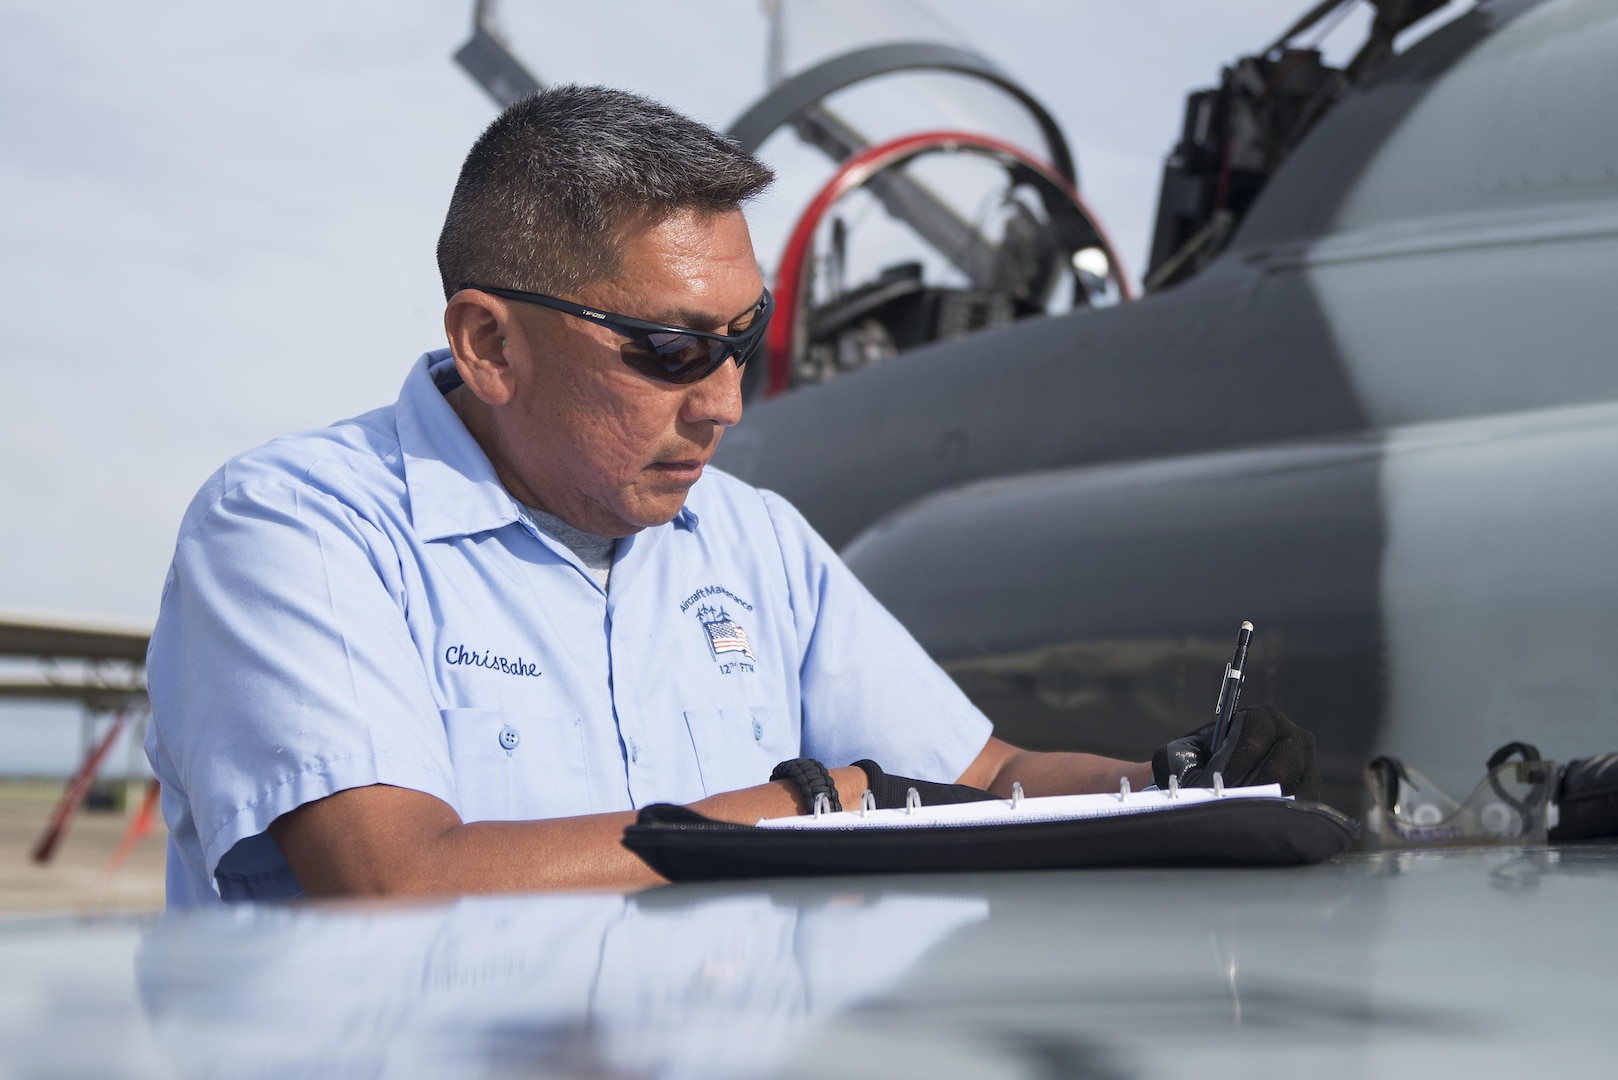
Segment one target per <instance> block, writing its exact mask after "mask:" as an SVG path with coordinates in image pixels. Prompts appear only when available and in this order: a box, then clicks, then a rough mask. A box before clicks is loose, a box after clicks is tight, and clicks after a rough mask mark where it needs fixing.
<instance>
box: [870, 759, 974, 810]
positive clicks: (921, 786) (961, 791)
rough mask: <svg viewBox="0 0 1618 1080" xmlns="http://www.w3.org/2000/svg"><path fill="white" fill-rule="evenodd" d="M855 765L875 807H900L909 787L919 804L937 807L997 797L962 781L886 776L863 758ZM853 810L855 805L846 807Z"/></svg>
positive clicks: (897, 808)
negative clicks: (957, 782) (872, 797)
mask: <svg viewBox="0 0 1618 1080" xmlns="http://www.w3.org/2000/svg"><path fill="white" fill-rule="evenodd" d="M854 765H855V767H856V768H860V769H864V770H865V781H866V782H865V786H866V787H868V788H870V789H871V794H872V795H873V796H874V797H875V798H876V808H877V809H878V810H902V809H904V805H905V797H906V795H907V794H908V793H909V791H910V789H911V788H915V789H916V794H917V795H920V796H921V805H923V806H938V805H940V804H942V803H961V802H988V801H989V800H990V799H998V798H999V797H1000V796H998V795H991V794H989V792H987V791H984V790H983V789H982V788H975V787H968V786H967V785H965V784H935V783H933V782H932V781H931V780H912V779H910V778H909V777H906V776H889V775H888V774H887V773H885V772H883V771H882V766H880V765H878V764H877V763H876V762H874V761H872V760H871V759H870V758H866V759H865V760H864V761H856V762H855V763H854ZM847 809H850V810H854V809H858V807H852V806H851V807H847Z"/></svg>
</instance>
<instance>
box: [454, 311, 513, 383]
mask: <svg viewBox="0 0 1618 1080" xmlns="http://www.w3.org/2000/svg"><path fill="white" fill-rule="evenodd" d="M510 319H511V307H510V305H508V304H507V303H506V302H505V301H504V300H501V299H500V298H499V297H497V296H490V295H489V294H488V293H486V292H482V291H480V290H478V289H462V290H461V291H460V292H458V293H456V294H455V295H454V296H452V297H450V298H449V306H448V307H446V308H445V309H444V333H445V335H446V336H447V337H448V338H449V347H450V351H451V352H453V353H454V354H455V369H456V370H457V371H459V372H460V374H461V380H462V381H463V382H465V383H466V387H467V389H468V390H470V391H472V393H473V394H475V395H476V396H477V397H478V399H479V400H481V401H482V402H484V404H487V405H504V404H505V403H506V402H508V401H510V400H511V399H512V396H513V395H515V394H516V392H517V380H516V375H515V372H513V371H512V368H511V363H510V361H509V360H508V359H507V356H506V338H507V328H508V324H509V321H510Z"/></svg>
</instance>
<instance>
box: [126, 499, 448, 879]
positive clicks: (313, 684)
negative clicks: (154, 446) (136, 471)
mask: <svg viewBox="0 0 1618 1080" xmlns="http://www.w3.org/2000/svg"><path fill="white" fill-rule="evenodd" d="M195 509H196V508H194V512H195ZM187 526H188V528H187V529H186V530H185V531H184V532H182V534H181V537H180V540H179V543H178V545H177V547H176V550H175V556H174V564H173V567H172V569H171V570H170V573H169V579H168V582H167V584H166V585H165V587H164V593H163V602H162V607H161V611H160V614H159V617H158V621H157V626H156V629H155V631H154V633H153V636H152V644H151V648H150V651H149V653H148V662H147V671H148V680H149V684H150V692H151V700H152V722H153V727H154V730H153V735H154V736H155V737H156V739H155V741H156V743H157V744H159V745H160V746H161V748H162V753H161V755H159V756H157V757H154V766H157V767H158V768H159V778H160V779H161V780H162V781H163V782H164V784H165V786H168V785H173V786H174V788H176V789H177V794H178V796H179V801H180V805H181V807H182V808H183V812H184V818H185V820H184V821H183V825H184V826H185V831H191V830H193V829H194V832H195V837H196V841H197V842H198V843H199V845H200V847H201V849H202V854H203V856H204V859H205V874H206V876H207V879H208V880H209V881H210V882H213V881H214V876H215V872H216V870H217V869H218V867H219V862H220V860H221V859H222V858H223V857H224V856H225V855H226V853H227V852H229V851H230V850H231V848H232V847H234V846H235V845H236V844H237V843H238V842H240V841H242V840H244V839H246V838H249V837H255V836H258V835H259V834H261V833H263V832H264V830H265V829H266V828H268V827H269V825H270V823H271V822H272V821H274V820H275V819H276V818H277V817H279V816H280V815H282V814H284V813H286V812H287V811H289V810H293V809H295V808H296V807H298V806H301V805H303V804H304V803H306V802H311V801H313V800H316V799H321V798H324V797H325V796H327V795H331V794H333V793H335V792H337V791H341V790H343V789H345V788H352V787H362V786H366V785H370V784H389V785H393V786H397V787H406V788H413V789H416V790H419V791H424V792H426V793H427V794H430V795H433V796H435V797H437V798H439V799H442V800H444V801H445V802H448V803H450V804H451V805H455V804H456V793H455V787H454V782H453V780H452V777H453V775H454V774H453V770H452V768H451V765H450V759H449V748H448V742H447V739H446V737H445V734H444V729H443V724H442V722H441V720H440V718H439V714H438V709H437V706H436V704H435V702H434V699H433V697H432V694H431V690H430V688H429V686H428V684H427V679H426V675H425V672H424V670H423V666H422V661H421V657H420V653H419V651H418V650H417V648H416V645H415V643H414V642H413V641H412V639H411V636H410V633H409V629H408V627H407V625H406V622H405V618H404V612H403V607H402V605H403V603H404V592H403V588H402V584H401V581H402V579H401V575H400V571H399V562H398V556H397V554H396V553H395V551H394V548H393V545H392V544H391V542H390V541H389V540H388V539H387V537H386V536H385V535H384V534H383V532H382V531H381V530H380V529H378V528H377V527H376V526H374V525H373V524H371V523H369V522H367V521H365V520H364V519H363V518H362V517H361V516H360V515H359V514H358V513H356V512H355V511H354V510H353V508H352V507H350V506H347V505H345V504H344V503H343V502H341V501H340V500H339V499H337V498H335V497H334V496H332V495H331V494H328V493H324V492H321V491H318V490H315V489H312V488H310V487H307V486H303V485H300V484H298V483H296V482H294V481H292V480H290V479H286V480H278V481H276V482H273V483H269V482H264V483H255V484H252V485H245V484H244V485H241V486H238V487H236V488H234V489H231V490H229V491H227V492H226V493H225V494H223V495H222V496H220V497H219V498H218V499H217V501H215V502H214V503H213V504H212V505H211V506H209V507H207V508H206V509H205V510H203V511H201V512H200V514H199V515H198V516H196V517H195V518H188V521H187ZM165 774H167V775H165ZM215 888H218V885H217V884H215Z"/></svg>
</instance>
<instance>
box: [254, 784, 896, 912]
mask: <svg viewBox="0 0 1618 1080" xmlns="http://www.w3.org/2000/svg"><path fill="white" fill-rule="evenodd" d="M832 779H833V780H834V781H835V782H836V784H837V790H838V795H839V797H840V798H841V799H842V800H843V804H844V805H845V806H858V805H859V798H860V792H861V791H863V790H864V788H865V774H864V773H863V772H862V771H861V770H859V769H854V768H846V769H834V770H832ZM691 808H692V809H693V810H696V811H697V812H698V813H701V814H704V815H706V816H708V817H711V818H714V819H716V820H720V821H736V822H742V823H745V824H749V825H750V824H752V823H753V822H755V821H757V820H759V819H760V818H770V817H790V816H792V815H794V814H801V813H804V812H805V807H804V806H803V796H802V795H801V794H799V792H798V790H797V788H796V787H795V786H793V784H792V783H791V782H789V781H786V780H778V781H772V782H771V783H768V784H762V785H760V786H758V787H752V788H744V789H743V790H741V791H728V792H724V793H723V794H719V795H712V796H709V797H708V798H706V799H703V800H701V801H700V802H696V803H692V804H691ZM634 821H635V814H634V812H633V811H625V812H622V813H614V814H589V815H584V816H581V817H569V818H552V819H549V820H544V821H473V822H466V823H463V822H462V821H461V820H460V817H459V816H458V815H457V814H456V813H455V811H454V809H453V808H452V807H450V806H449V805H448V804H447V803H444V802H442V801H440V800H438V799H435V798H433V797H432V796H431V795H427V794H424V793H422V792H419V791H411V790H409V789H407V788H396V787H388V786H385V785H373V786H370V787H363V788H351V789H349V790H347V791H339V792H337V793H336V794H335V795H331V796H328V797H327V798H324V799H320V800H318V801H316V802H312V803H308V804H306V805H304V806H301V807H299V808H298V809H296V810H294V811H292V812H291V813H289V814H285V815H283V816H282V817H280V818H278V819H276V821H275V822H274V823H273V824H272V825H271V826H270V835H271V837H272V838H273V839H274V840H275V842H276V844H277V845H278V846H279V847H280V848H281V852H282V854H283V856H284V857H285V858H286V860H287V864H288V865H289V866H291V868H292V872H293V874H294V875H295V876H296V877H297V879H298V883H299V884H300V885H301V886H302V887H303V890H304V892H305V893H306V894H308V895H309V896H314V897H332V896H422V895H431V894H443V893H468V892H522V891H528V890H535V889H636V888H642V887H645V886H648V885H656V884H660V883H661V882H662V881H663V879H662V878H661V877H659V876H658V875H657V874H656V873H655V872H654V871H653V870H652V869H651V867H649V866H647V865H646V864H645V863H644V862H642V861H641V860H640V858H639V857H638V856H636V855H635V854H634V853H633V852H631V851H630V850H629V849H627V848H625V847H624V846H623V844H622V842H621V841H622V839H623V834H624V828H625V827H626V826H628V825H631V824H633V823H634Z"/></svg>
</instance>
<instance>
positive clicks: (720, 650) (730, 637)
mask: <svg viewBox="0 0 1618 1080" xmlns="http://www.w3.org/2000/svg"><path fill="white" fill-rule="evenodd" d="M702 628H703V629H704V630H706V631H708V644H709V646H710V647H712V649H713V654H714V657H715V658H716V659H717V658H718V657H720V656H722V655H723V654H725V653H741V654H742V655H743V656H745V657H747V658H748V659H749V660H753V659H756V658H755V657H754V656H753V646H752V643H751V642H749V641H748V640H747V631H746V630H743V629H742V628H741V627H739V626H737V625H736V624H735V623H734V622H732V621H731V618H730V616H729V614H727V613H726V612H725V610H724V609H723V608H721V609H720V610H719V611H717V612H714V613H713V614H712V615H710V616H708V617H707V618H704V619H703V620H702Z"/></svg>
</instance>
